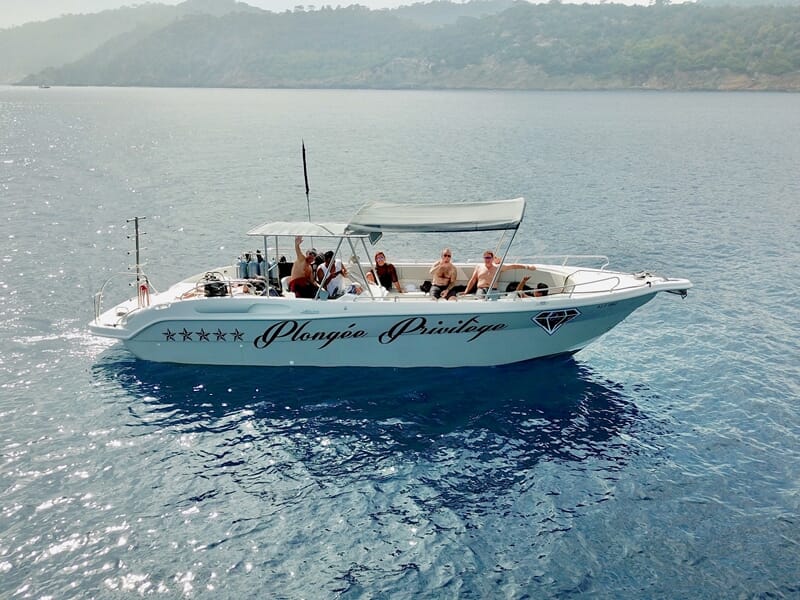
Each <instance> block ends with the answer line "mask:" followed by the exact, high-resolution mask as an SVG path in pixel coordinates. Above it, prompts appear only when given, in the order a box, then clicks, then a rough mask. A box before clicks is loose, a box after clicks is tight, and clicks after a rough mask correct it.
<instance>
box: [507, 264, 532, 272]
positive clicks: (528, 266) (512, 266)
mask: <svg viewBox="0 0 800 600" xmlns="http://www.w3.org/2000/svg"><path fill="white" fill-rule="evenodd" d="M511 269H527V270H528V271H535V270H536V265H523V264H519V263H514V264H511V265H503V266H502V267H500V270H501V271H510V270H511Z"/></svg>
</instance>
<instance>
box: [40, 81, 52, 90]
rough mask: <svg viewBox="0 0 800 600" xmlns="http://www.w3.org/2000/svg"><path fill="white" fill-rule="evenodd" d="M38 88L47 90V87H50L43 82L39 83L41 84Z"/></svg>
mask: <svg viewBox="0 0 800 600" xmlns="http://www.w3.org/2000/svg"><path fill="white" fill-rule="evenodd" d="M39 89H40V90H49V89H50V86H49V85H47V84H45V83H43V84H41V85H40V86H39Z"/></svg>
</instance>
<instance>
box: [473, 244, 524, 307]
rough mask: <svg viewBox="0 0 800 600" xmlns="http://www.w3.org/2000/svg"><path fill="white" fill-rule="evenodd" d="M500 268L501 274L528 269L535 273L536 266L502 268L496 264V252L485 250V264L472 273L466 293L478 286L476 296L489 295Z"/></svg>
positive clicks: (505, 266) (478, 266) (511, 265)
mask: <svg viewBox="0 0 800 600" xmlns="http://www.w3.org/2000/svg"><path fill="white" fill-rule="evenodd" d="M498 268H499V269H500V272H501V273H502V272H503V271H510V270H511V269H527V270H529V271H535V270H536V265H523V264H518V263H514V264H510V265H503V266H502V267H500V266H498V265H497V264H496V263H495V262H494V252H493V251H492V250H485V251H484V252H483V264H482V265H476V266H475V270H474V271H473V272H472V277H471V278H470V280H469V282H468V283H467V289H465V290H464V293H465V294H469V293H470V291H471V290H472V288H473V286H477V289H476V290H475V294H476V295H477V296H485V295H486V294H488V293H489V287H490V286H491V285H492V281H493V280H494V276H495V273H497V269H498ZM492 290H493V291H494V290H497V288H492Z"/></svg>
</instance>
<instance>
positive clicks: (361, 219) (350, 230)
mask: <svg viewBox="0 0 800 600" xmlns="http://www.w3.org/2000/svg"><path fill="white" fill-rule="evenodd" d="M524 214H525V199H524V198H515V199H514V200H495V201H492V202H469V203H462V204H394V203H391V202H373V203H372V204H367V205H366V206H364V207H362V208H361V210H359V211H358V212H357V213H356V214H355V216H354V217H353V218H352V219H351V220H350V223H348V224H347V228H346V230H345V232H346V233H347V234H349V235H364V234H367V233H373V232H387V231H395V232H420V233H423V232H427V233H434V232H454V231H495V230H499V229H517V228H518V227H519V224H520V222H521V221H522V217H523V215H524Z"/></svg>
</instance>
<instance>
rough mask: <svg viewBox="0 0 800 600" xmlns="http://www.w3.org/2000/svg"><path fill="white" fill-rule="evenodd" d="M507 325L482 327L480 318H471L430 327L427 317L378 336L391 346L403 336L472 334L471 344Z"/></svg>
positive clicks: (469, 340)
mask: <svg viewBox="0 0 800 600" xmlns="http://www.w3.org/2000/svg"><path fill="white" fill-rule="evenodd" d="M505 328H506V325H505V323H495V324H494V325H481V324H480V323H478V317H470V318H469V319H468V320H466V321H459V322H458V324H456V325H451V326H445V325H444V323H443V322H442V321H438V322H437V323H436V324H435V325H428V320H427V319H426V318H425V317H409V318H408V319H403V320H402V321H398V322H397V323H395V324H394V325H392V326H391V327H390V328H389V329H387V330H386V331H384V332H383V333H382V334H380V335H379V336H378V341H379V342H380V343H381V344H391V343H392V342H394V341H395V340H397V339H398V338H399V337H400V336H403V335H411V334H417V335H438V334H449V333H471V334H473V335H472V337H470V338H469V339H468V340H467V341H468V342H471V341H473V340H476V339H478V338H479V337H480V336H482V335H483V334H484V333H486V332H488V331H500V330H501V329H505Z"/></svg>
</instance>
